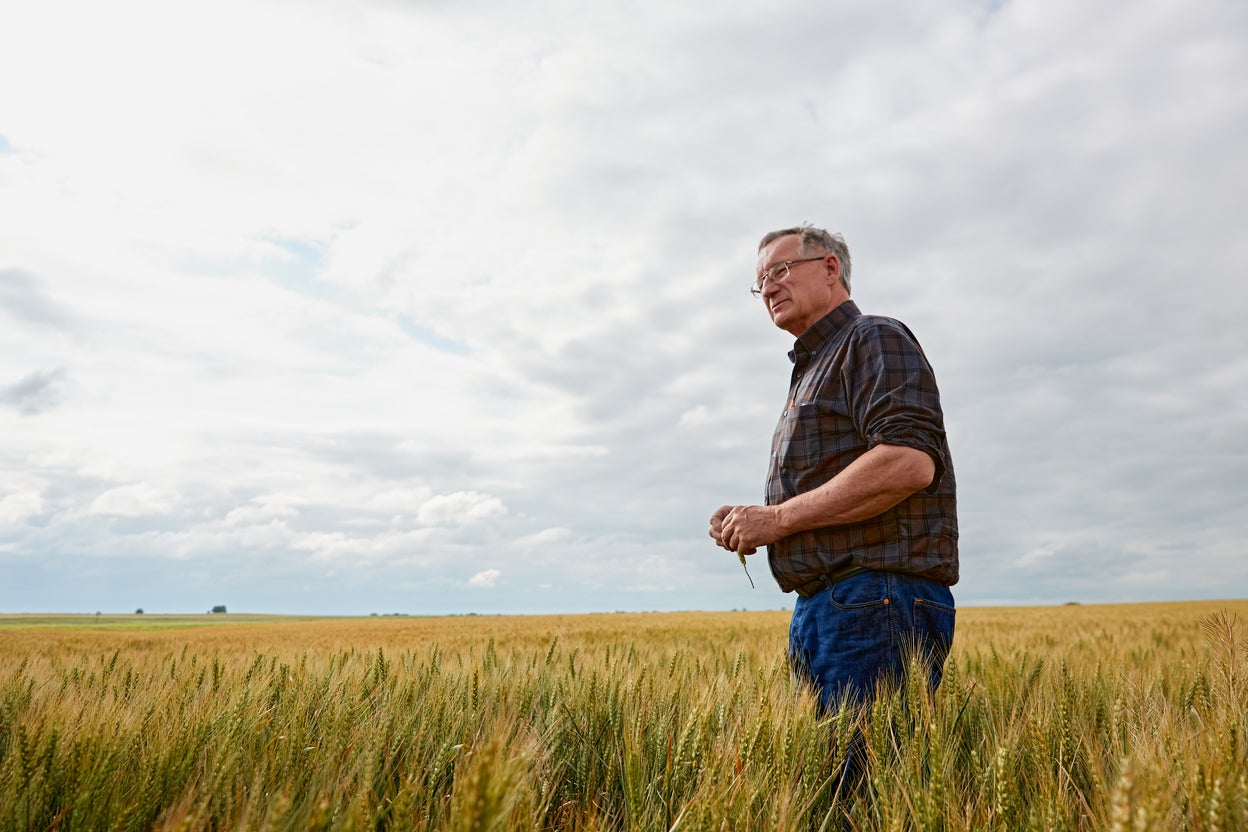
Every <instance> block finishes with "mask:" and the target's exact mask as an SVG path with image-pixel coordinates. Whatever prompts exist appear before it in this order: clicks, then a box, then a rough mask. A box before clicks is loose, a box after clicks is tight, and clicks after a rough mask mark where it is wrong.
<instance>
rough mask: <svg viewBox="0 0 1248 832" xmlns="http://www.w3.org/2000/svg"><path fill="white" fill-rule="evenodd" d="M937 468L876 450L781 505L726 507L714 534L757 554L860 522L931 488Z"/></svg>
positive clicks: (889, 449) (901, 453)
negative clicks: (799, 536) (796, 537)
mask: <svg viewBox="0 0 1248 832" xmlns="http://www.w3.org/2000/svg"><path fill="white" fill-rule="evenodd" d="M935 475H936V466H935V464H934V463H933V462H932V459H931V457H929V456H928V455H927V454H925V453H923V451H920V450H917V449H915V448H906V447H902V446H900V445H876V446H875V447H874V448H872V449H871V450H869V451H867V452H866V453H865V454H863V455H862V456H860V457H858V459H856V460H854V462H853V463H852V464H851V465H850V466H849V467H848V468H846V469H845V470H843V471H841V473H839V474H837V475H836V476H835V477H833V478H832V479H831V480H829V481H828V482H826V483H824V484H823V485H821V486H819V487H818V488H816V489H814V490H813V491H808V492H806V493H805V494H799V495H797V496H796V497H793V498H792V499H789V500H786V501H785V502H783V503H781V504H780V505H775V506H720V508H719V509H718V510H717V511H716V512H715V513H714V514H713V515H712V516H711V530H710V535H711V537H712V538H713V539H714V540H715V542H716V543H718V544H719V545H720V546H722V547H724V548H725V549H728V550H730V551H734V552H741V553H745V554H751V553H753V552H754V550H755V549H757V548H758V547H759V546H770V545H771V544H772V543H775V542H776V541H777V540H779V539H781V538H782V537H788V536H789V535H791V534H797V533H798V532H804V531H807V530H809V529H818V528H822V527H823V526H841V525H845V524H846V523H860V522H862V521H863V520H868V519H870V518H872V517H875V516H876V515H877V514H881V513H882V512H885V511H888V510H889V509H890V508H892V507H893V506H895V505H897V504H898V503H900V502H901V501H902V500H904V499H906V498H907V497H909V496H910V495H911V494H913V493H915V492H916V491H919V490H921V489H923V488H926V487H927V486H929V485H931V482H932V477H934V476H935Z"/></svg>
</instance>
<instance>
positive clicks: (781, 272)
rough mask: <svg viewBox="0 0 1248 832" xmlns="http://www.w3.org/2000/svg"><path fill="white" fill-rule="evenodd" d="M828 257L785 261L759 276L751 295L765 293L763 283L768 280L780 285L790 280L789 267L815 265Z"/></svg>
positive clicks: (824, 255)
mask: <svg viewBox="0 0 1248 832" xmlns="http://www.w3.org/2000/svg"><path fill="white" fill-rule="evenodd" d="M827 256H828V255H826V254H821V255H819V256H818V257H807V258H805V259H802V260H785V261H784V262H783V263H777V264H776V265H774V266H772V267H771V268H770V269H768V270H767V271H765V272H763V273H762V274H760V275H759V276H758V279H756V280H755V281H754V285H753V286H751V287H750V294H751V295H753V296H754V297H758V296H759V295H761V294H762V293H763V283H764V282H766V281H768V280H770V281H771V282H772V283H779V282H780V281H782V280H786V279H788V276H789V266H796V265H797V264H798V263H813V262H815V261H816V260H823V259H825V258H826V257H827Z"/></svg>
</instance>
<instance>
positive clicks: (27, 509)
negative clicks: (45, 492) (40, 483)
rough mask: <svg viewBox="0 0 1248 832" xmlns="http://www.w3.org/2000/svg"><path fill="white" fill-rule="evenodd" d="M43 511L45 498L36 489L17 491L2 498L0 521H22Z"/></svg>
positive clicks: (0, 500)
mask: <svg viewBox="0 0 1248 832" xmlns="http://www.w3.org/2000/svg"><path fill="white" fill-rule="evenodd" d="M42 512H43V498H42V497H41V496H40V495H39V493H38V492H36V491H17V492H15V493H12V494H5V495H4V498H3V499H0V523H21V522H22V521H23V520H26V519H28V518H30V517H34V516H36V515H38V514H41V513H42Z"/></svg>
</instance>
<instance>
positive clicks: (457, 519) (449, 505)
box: [417, 491, 507, 526]
mask: <svg viewBox="0 0 1248 832" xmlns="http://www.w3.org/2000/svg"><path fill="white" fill-rule="evenodd" d="M506 513H507V507H506V506H504V505H503V501H502V500H500V499H498V498H497V497H492V496H490V495H489V494H481V493H478V492H476V491H457V492H455V493H454V494H440V495H438V496H436V497H432V498H430V499H429V500H428V501H426V502H425V504H424V505H422V506H421V507H420V511H419V512H417V518H418V519H419V520H420V522H421V523H425V524H427V525H430V526H462V525H466V524H468V523H475V522H478V521H481V520H485V519H488V518H490V517H497V516H499V515H502V514H506Z"/></svg>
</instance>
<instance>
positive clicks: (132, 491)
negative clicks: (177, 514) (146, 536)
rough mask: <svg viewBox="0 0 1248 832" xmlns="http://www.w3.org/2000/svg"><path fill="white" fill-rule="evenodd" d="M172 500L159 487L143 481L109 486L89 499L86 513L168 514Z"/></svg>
mask: <svg viewBox="0 0 1248 832" xmlns="http://www.w3.org/2000/svg"><path fill="white" fill-rule="evenodd" d="M172 510H173V500H172V499H171V498H170V496H169V495H168V494H167V493H166V492H164V491H162V490H161V489H159V488H156V487H154V486H152V485H149V484H148V483H145V482H140V483H134V484H133V485H123V486H119V487H118V488H111V489H109V490H108V491H105V492H104V493H103V494H101V495H100V496H98V497H96V498H95V499H94V500H92V501H91V506H90V507H89V508H88V509H87V513H88V514H110V515H115V516H118V517H145V516H148V515H161V514H168V513H169V512H170V511H172Z"/></svg>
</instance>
